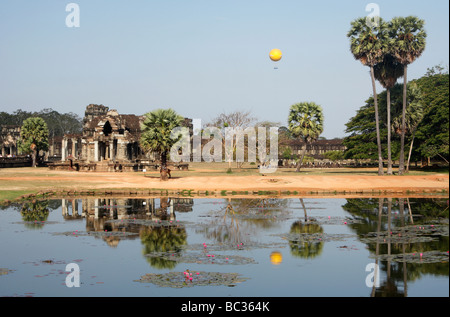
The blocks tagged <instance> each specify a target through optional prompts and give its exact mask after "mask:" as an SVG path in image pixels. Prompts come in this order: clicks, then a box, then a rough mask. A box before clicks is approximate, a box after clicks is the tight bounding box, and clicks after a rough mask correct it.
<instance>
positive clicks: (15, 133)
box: [0, 125, 20, 157]
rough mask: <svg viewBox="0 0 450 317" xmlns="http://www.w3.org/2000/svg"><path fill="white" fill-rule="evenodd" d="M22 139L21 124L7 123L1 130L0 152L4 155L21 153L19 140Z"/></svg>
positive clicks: (11, 155) (10, 155)
mask: <svg viewBox="0 0 450 317" xmlns="http://www.w3.org/2000/svg"><path fill="white" fill-rule="evenodd" d="M19 139H20V126H16V125H5V126H2V127H1V132H0V147H1V151H0V154H1V156H2V157H13V156H17V155H19V150H18V143H17V142H18V141H19Z"/></svg>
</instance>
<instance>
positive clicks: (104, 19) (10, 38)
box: [0, 0, 449, 138]
mask: <svg viewBox="0 0 450 317" xmlns="http://www.w3.org/2000/svg"><path fill="white" fill-rule="evenodd" d="M70 2H73V3H76V4H78V6H79V8H80V27H78V28H69V27H67V26H66V17H67V15H69V12H66V10H65V8H66V5H67V4H68V3H70ZM371 2H372V1H359V0H341V1H331V0H327V1H325V0H322V1H320V0H319V1H301V0H278V1H266V0H239V1H236V0H227V1H223V0H222V1H216V0H165V1H152V0H147V1H144V0H131V1H124V0H116V1H112V0H109V1H106V0H89V1H88V0H78V1H76V0H74V1H61V0H39V1H31V0H29V1H23V0H0V111H6V112H10V113H11V112H13V111H15V110H16V109H19V108H20V109H23V110H27V111H39V110H42V109H43V108H53V109H55V110H57V111H59V112H74V113H77V114H78V115H80V116H81V117H82V116H83V115H84V110H85V108H86V106H87V105H88V104H91V103H96V104H103V105H105V106H108V107H110V109H117V110H118V111H119V113H124V114H128V113H130V114H138V115H141V114H144V113H145V112H148V111H151V110H153V109H156V108H168V107H171V108H173V109H175V110H176V111H177V112H178V113H180V114H181V115H183V116H186V117H190V118H199V119H201V120H202V122H203V123H206V122H208V121H210V120H211V119H213V118H214V117H215V116H217V115H218V114H220V113H221V112H229V111H235V110H245V111H247V110H248V111H251V112H252V114H253V115H254V116H255V117H257V118H258V119H259V120H260V121H263V120H267V121H272V122H279V123H280V124H281V125H287V122H286V121H287V116H288V112H289V107H290V105H292V104H294V103H297V102H302V101H313V102H315V103H318V104H320V105H321V106H322V107H323V110H324V117H325V123H324V125H325V129H324V133H323V134H322V136H324V137H327V138H334V137H343V136H345V132H344V131H345V123H347V122H348V120H349V119H350V118H351V117H352V116H354V115H355V114H356V110H357V109H359V107H361V106H362V105H363V104H364V101H365V100H366V99H367V98H368V97H369V96H370V95H371V94H372V88H371V82H370V76H369V69H368V68H367V67H363V66H362V65H361V64H360V63H359V62H358V61H355V60H354V59H353V56H352V55H351V53H350V51H349V41H348V38H347V37H346V34H347V32H348V30H349V28H350V22H351V21H352V20H354V19H356V18H358V17H364V16H367V15H368V14H369V12H366V10H365V8H366V5H367V4H369V3H371ZM373 2H374V3H376V4H377V5H378V6H379V8H380V15H381V17H382V18H383V19H386V20H389V19H391V18H392V17H394V16H407V15H416V16H418V17H420V18H422V19H424V20H425V22H426V31H427V34H428V37H427V48H426V50H425V52H424V53H423V55H422V56H421V57H420V58H419V59H418V60H417V61H416V62H415V63H414V64H412V65H411V66H410V67H409V69H408V79H414V78H419V77H421V76H423V75H424V73H425V72H426V70H427V68H429V67H432V66H435V65H437V64H442V65H443V66H446V67H448V64H449V42H448V41H449V40H448V38H449V14H448V12H449V3H448V1H447V0H431V1H428V2H425V1H422V0H421V1H417V0H414V1H405V0H393V1H373ZM272 48H279V49H280V50H282V52H283V58H282V60H281V61H280V62H278V63H276V64H275V63H274V62H272V61H271V60H270V59H269V57H268V55H269V51H270V50H271V49H272ZM274 66H277V67H278V69H276V70H275V69H274ZM378 89H379V90H380V91H381V87H380V86H378Z"/></svg>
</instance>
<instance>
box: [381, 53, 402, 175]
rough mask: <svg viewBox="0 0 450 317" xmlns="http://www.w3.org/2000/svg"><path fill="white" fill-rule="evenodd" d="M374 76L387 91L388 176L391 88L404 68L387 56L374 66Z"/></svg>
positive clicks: (390, 163) (389, 170) (389, 171)
mask: <svg viewBox="0 0 450 317" xmlns="http://www.w3.org/2000/svg"><path fill="white" fill-rule="evenodd" d="M374 75H375V79H377V80H378V81H379V82H380V84H381V85H382V86H383V87H384V88H385V89H386V100H387V102H386V112H387V134H388V135H387V143H388V144H387V147H388V168H387V174H388V175H392V154H391V129H390V127H391V88H392V87H394V85H395V83H396V82H397V79H398V78H399V77H401V76H403V66H402V65H401V64H399V63H398V62H397V60H396V59H395V58H394V57H393V56H392V55H390V54H386V55H385V56H384V59H383V61H382V62H381V63H378V64H377V65H375V66H374Z"/></svg>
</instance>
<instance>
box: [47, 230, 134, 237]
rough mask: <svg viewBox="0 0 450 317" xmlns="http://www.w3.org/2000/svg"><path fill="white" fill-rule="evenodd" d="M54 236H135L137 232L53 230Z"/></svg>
mask: <svg viewBox="0 0 450 317" xmlns="http://www.w3.org/2000/svg"><path fill="white" fill-rule="evenodd" d="M53 235H55V236H59V235H62V236H73V237H75V236H76V237H82V236H85V237H88V236H90V237H126V236H137V235H139V233H134V232H126V231H66V232H55V233H53Z"/></svg>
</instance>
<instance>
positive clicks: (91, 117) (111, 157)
mask: <svg viewBox="0 0 450 317" xmlns="http://www.w3.org/2000/svg"><path fill="white" fill-rule="evenodd" d="M144 119H145V117H144V116H137V115H133V114H119V113H118V112H117V110H110V109H109V108H108V107H106V106H103V105H95V104H90V105H88V106H87V107H86V111H85V116H84V118H83V132H82V134H65V135H64V137H63V139H62V141H61V162H59V163H53V164H51V165H50V167H51V168H53V169H67V168H70V169H76V170H85V171H132V170H134V171H136V170H142V169H144V168H151V167H155V168H156V166H157V164H156V163H155V161H156V160H158V159H159V158H158V157H157V155H156V154H155V153H144V151H143V150H142V149H141V147H140V145H139V140H140V137H141V123H142V122H143V121H144ZM184 124H185V125H187V126H192V120H191V119H185V122H184Z"/></svg>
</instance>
